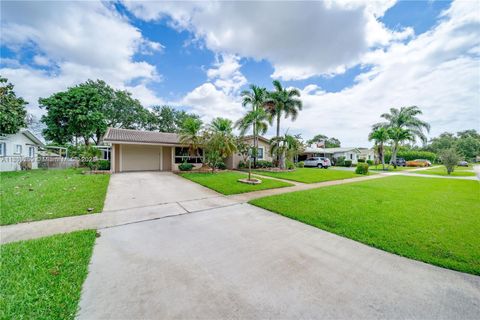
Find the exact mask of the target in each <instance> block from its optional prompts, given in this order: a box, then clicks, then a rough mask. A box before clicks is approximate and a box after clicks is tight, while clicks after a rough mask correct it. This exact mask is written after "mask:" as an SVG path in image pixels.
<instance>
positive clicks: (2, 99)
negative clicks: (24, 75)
mask: <svg viewBox="0 0 480 320" xmlns="http://www.w3.org/2000/svg"><path fill="white" fill-rule="evenodd" d="M13 88H14V86H13V84H11V83H9V82H8V80H7V79H6V78H2V77H1V76H0V134H14V133H17V132H18V131H19V130H20V129H21V128H23V127H25V126H26V125H27V124H26V120H25V118H26V115H27V110H26V109H25V106H26V105H27V104H28V102H26V101H25V100H23V98H21V97H17V95H16V94H15V91H13Z"/></svg>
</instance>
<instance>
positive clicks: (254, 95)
mask: <svg viewBox="0 0 480 320" xmlns="http://www.w3.org/2000/svg"><path fill="white" fill-rule="evenodd" d="M241 96H242V105H243V106H244V107H246V106H248V105H250V106H251V107H252V109H251V110H250V111H249V112H247V114H246V115H245V116H244V117H243V118H242V119H240V120H238V121H237V122H236V124H235V126H236V127H237V128H239V129H240V133H241V135H244V134H245V132H247V131H248V130H249V129H250V127H251V128H252V130H253V150H254V152H253V154H252V156H253V165H254V167H255V166H256V165H257V151H258V134H259V133H260V134H264V133H266V132H267V129H268V123H267V120H268V114H267V113H266V111H265V109H264V108H263V106H264V105H265V99H266V96H267V90H266V89H265V88H261V87H258V86H256V85H253V84H252V85H250V90H245V91H242V93H241Z"/></svg>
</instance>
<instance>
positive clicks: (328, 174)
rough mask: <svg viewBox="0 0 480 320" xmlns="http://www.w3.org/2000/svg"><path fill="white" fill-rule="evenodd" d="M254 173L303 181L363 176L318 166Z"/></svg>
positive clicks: (310, 181)
mask: <svg viewBox="0 0 480 320" xmlns="http://www.w3.org/2000/svg"><path fill="white" fill-rule="evenodd" d="M255 174H259V175H262V176H269V177H273V178H279V179H285V180H292V181H297V182H303V183H315V182H323V181H331V180H342V179H349V178H358V177H364V175H360V174H356V173H355V172H353V171H347V170H332V169H318V168H297V169H296V170H295V171H286V172H269V171H260V170H257V171H255Z"/></svg>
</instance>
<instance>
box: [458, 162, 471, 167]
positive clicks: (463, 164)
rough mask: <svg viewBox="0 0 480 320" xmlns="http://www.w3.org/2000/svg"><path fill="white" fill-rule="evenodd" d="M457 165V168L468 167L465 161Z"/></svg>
mask: <svg viewBox="0 0 480 320" xmlns="http://www.w3.org/2000/svg"><path fill="white" fill-rule="evenodd" d="M457 165H458V166H459V167H468V162H467V161H459V162H458V164H457Z"/></svg>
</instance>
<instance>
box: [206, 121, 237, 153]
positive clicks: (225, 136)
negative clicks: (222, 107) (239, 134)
mask: <svg viewBox="0 0 480 320" xmlns="http://www.w3.org/2000/svg"><path fill="white" fill-rule="evenodd" d="M209 128H210V131H211V134H210V138H211V139H212V141H218V142H217V143H216V145H217V148H218V152H219V153H220V156H221V157H222V158H223V159H225V158H227V157H228V156H230V155H232V154H233V153H234V152H235V151H237V143H236V139H235V136H234V134H233V123H232V121H231V120H229V119H225V118H215V119H213V120H212V122H211V123H210V126H209Z"/></svg>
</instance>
